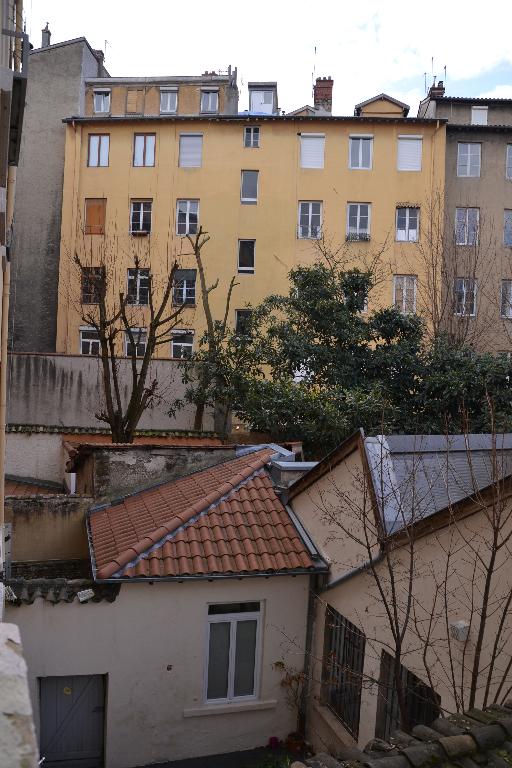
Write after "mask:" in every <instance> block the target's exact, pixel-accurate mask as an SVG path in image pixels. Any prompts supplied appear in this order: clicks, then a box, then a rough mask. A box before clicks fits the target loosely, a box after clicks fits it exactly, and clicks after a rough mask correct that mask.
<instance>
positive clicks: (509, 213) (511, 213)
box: [503, 208, 512, 248]
mask: <svg viewBox="0 0 512 768" xmlns="http://www.w3.org/2000/svg"><path fill="white" fill-rule="evenodd" d="M507 218H508V219H509V225H508V229H509V231H510V242H509V243H507ZM503 245H504V246H505V248H512V209H511V208H505V210H504V211H503Z"/></svg>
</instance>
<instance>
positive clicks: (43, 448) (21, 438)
mask: <svg viewBox="0 0 512 768" xmlns="http://www.w3.org/2000/svg"><path fill="white" fill-rule="evenodd" d="M66 458H67V456H66V454H65V451H64V448H63V447H62V436H61V435H60V434H56V433H51V432H8V433H7V435H6V457H5V472H6V474H7V475H13V476H14V477H26V478H32V479H34V480H49V481H51V482H53V483H62V482H63V480H64V473H65V462H66Z"/></svg>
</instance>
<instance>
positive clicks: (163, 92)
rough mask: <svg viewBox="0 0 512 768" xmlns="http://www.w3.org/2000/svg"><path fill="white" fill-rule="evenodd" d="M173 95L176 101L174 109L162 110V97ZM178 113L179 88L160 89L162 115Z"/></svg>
mask: <svg viewBox="0 0 512 768" xmlns="http://www.w3.org/2000/svg"><path fill="white" fill-rule="evenodd" d="M170 93H173V94H174V96H175V99H174V109H162V96H167V95H168V94H170ZM177 111H178V89H177V88H163V87H162V88H160V114H161V115H175V114H176V112H177Z"/></svg>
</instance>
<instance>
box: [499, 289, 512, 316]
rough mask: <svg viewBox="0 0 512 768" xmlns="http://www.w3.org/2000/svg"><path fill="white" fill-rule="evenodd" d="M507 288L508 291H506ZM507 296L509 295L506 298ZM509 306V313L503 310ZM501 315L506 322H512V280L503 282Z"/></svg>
mask: <svg viewBox="0 0 512 768" xmlns="http://www.w3.org/2000/svg"><path fill="white" fill-rule="evenodd" d="M505 288H506V290H504V289H505ZM505 294H507V295H506V296H505ZM505 304H506V305H507V308H508V311H505V312H504V311H503V308H504V306H505ZM500 315H501V317H503V318H504V319H506V320H512V280H502V281H501V302H500Z"/></svg>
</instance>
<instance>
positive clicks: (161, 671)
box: [7, 576, 308, 768]
mask: <svg viewBox="0 0 512 768" xmlns="http://www.w3.org/2000/svg"><path fill="white" fill-rule="evenodd" d="M307 595H308V577H306V576H301V577H295V578H293V577H288V576H279V577H275V578H269V579H264V578H253V579H225V580H217V581H214V582H207V581H201V582H186V583H183V584H178V583H173V582H167V583H153V584H141V583H139V584H127V585H123V587H122V588H121V592H120V594H119V596H118V598H117V599H116V600H115V602H114V603H112V604H109V603H107V602H101V603H96V604H80V603H78V601H77V600H75V601H74V602H73V603H71V604H69V605H68V604H66V605H63V604H58V605H50V604H48V603H47V602H43V601H42V600H40V599H38V600H36V601H35V603H34V604H33V605H31V606H27V605H22V606H21V607H13V606H10V607H8V608H7V618H8V620H9V621H12V622H15V623H17V624H18V625H19V627H20V632H21V637H22V640H23V644H24V648H25V653H26V658H27V664H28V668H29V674H30V690H31V696H32V703H33V707H34V712H35V720H36V728H38V723H39V702H38V693H37V678H38V677H45V676H53V675H71V674H72V675H81V674H83V675H87V674H106V675H108V681H107V686H108V687H107V702H106V712H105V717H106V739H107V744H106V762H105V768H131V767H132V766H139V765H146V764H148V763H153V762H160V761H165V760H177V759H181V758H187V757H192V756H197V757H199V756H202V755H208V754H215V753H219V752H231V751H236V750H242V749H250V748H252V747H256V746H259V745H264V744H266V743H267V741H268V739H269V737H270V736H278V737H280V738H283V737H286V735H287V734H288V733H289V732H290V731H292V730H294V728H295V720H296V718H295V713H294V712H292V710H291V709H289V708H288V706H287V704H286V702H285V691H284V690H283V688H282V687H281V685H280V682H281V679H282V678H281V674H280V673H279V671H278V670H275V669H273V668H272V665H273V663H274V662H276V661H279V660H283V659H284V661H285V662H286V663H287V664H290V665H292V666H294V667H297V668H301V666H302V664H303V649H304V641H305V632H306V611H307ZM253 600H259V601H262V608H263V617H264V632H263V649H262V657H261V684H260V687H259V690H258V697H257V700H256V701H247V702H244V703H243V704H240V703H232V704H229V705H209V706H206V705H205V700H204V674H205V663H206V662H205V649H206V638H207V634H206V630H207V626H206V623H207V611H208V608H207V606H208V603H224V602H236V601H253Z"/></svg>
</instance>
